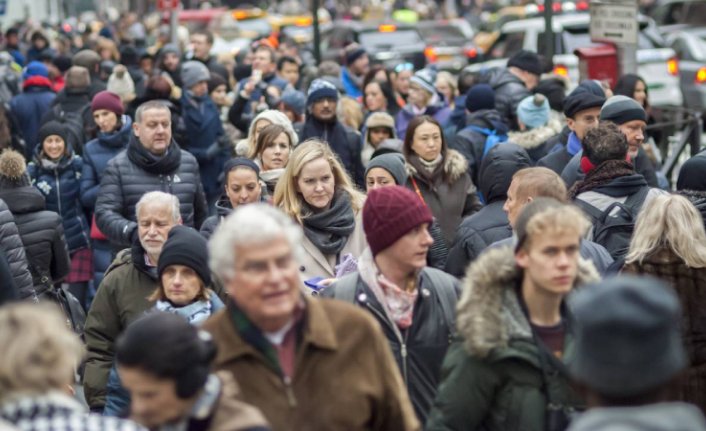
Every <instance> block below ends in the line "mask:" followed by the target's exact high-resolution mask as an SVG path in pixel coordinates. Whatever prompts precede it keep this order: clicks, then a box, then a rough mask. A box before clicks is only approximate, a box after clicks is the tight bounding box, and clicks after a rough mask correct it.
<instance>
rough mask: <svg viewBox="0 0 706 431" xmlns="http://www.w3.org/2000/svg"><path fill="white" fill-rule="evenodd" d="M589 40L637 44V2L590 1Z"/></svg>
mask: <svg viewBox="0 0 706 431" xmlns="http://www.w3.org/2000/svg"><path fill="white" fill-rule="evenodd" d="M590 32H591V40H592V41H594V42H613V43H624V44H632V45H636V44H637V32H638V23H637V2H634V3H609V2H601V1H592V2H591V26H590Z"/></svg>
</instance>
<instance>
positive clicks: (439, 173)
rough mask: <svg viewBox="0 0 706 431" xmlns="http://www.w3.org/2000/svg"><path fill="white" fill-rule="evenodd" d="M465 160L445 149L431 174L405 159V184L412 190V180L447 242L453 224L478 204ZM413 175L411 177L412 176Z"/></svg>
mask: <svg viewBox="0 0 706 431" xmlns="http://www.w3.org/2000/svg"><path fill="white" fill-rule="evenodd" d="M467 171H468V163H467V162H466V159H464V158H463V156H462V155H461V154H460V153H458V152H457V151H454V150H448V151H447V153H446V156H445V157H444V160H442V162H441V165H440V166H439V168H438V169H437V170H436V171H435V173H433V174H430V175H429V174H427V172H426V171H421V170H420V169H419V168H418V167H416V166H415V165H414V164H413V162H410V159H409V158H408V160H407V173H408V174H409V176H410V178H409V179H408V180H407V187H408V188H409V189H411V190H413V191H415V183H416V185H417V187H419V192H420V193H421V195H422V197H423V198H424V202H425V203H426V204H427V205H428V206H429V209H430V210H431V212H432V214H433V215H434V218H436V220H437V221H438V222H439V226H440V227H441V231H442V232H443V234H444V240H445V241H446V244H447V245H449V244H451V242H452V240H453V237H454V235H455V234H456V228H457V227H458V226H459V225H460V224H461V220H462V219H463V217H465V216H468V215H471V214H473V213H475V212H476V211H478V210H479V209H480V207H481V205H480V202H479V201H478V196H477V195H476V187H475V186H474V185H473V182H471V177H470V176H469V175H468V172H467ZM412 178H414V181H413V180H412Z"/></svg>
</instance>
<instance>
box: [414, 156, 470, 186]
mask: <svg viewBox="0 0 706 431" xmlns="http://www.w3.org/2000/svg"><path fill="white" fill-rule="evenodd" d="M405 165H406V168H407V174H409V175H410V176H412V175H414V176H415V177H419V175H418V172H417V168H415V167H414V166H412V165H411V164H410V163H409V162H406V163H405ZM466 172H468V160H466V158H465V157H464V156H463V154H461V153H459V152H458V151H456V150H451V149H449V150H446V157H445V158H444V173H445V174H446V178H448V181H449V183H454V182H456V180H458V179H459V178H461V176H463V174H465V173H466Z"/></svg>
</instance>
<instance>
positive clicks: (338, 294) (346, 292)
mask: <svg viewBox="0 0 706 431" xmlns="http://www.w3.org/2000/svg"><path fill="white" fill-rule="evenodd" d="M358 277H359V275H358V273H357V272H354V273H352V274H347V275H345V276H344V277H341V278H339V279H338V280H336V283H335V284H334V285H333V297H334V298H336V299H338V300H341V301H344V302H349V303H351V304H355V303H356V297H355V293H356V291H357V290H358Z"/></svg>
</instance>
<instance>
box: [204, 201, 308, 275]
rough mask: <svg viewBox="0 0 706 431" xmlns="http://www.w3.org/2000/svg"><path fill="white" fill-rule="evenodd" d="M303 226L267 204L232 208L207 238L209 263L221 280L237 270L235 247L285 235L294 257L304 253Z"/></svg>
mask: <svg viewBox="0 0 706 431" xmlns="http://www.w3.org/2000/svg"><path fill="white" fill-rule="evenodd" d="M302 237H303V233H302V229H301V227H300V226H299V225H298V224H296V223H294V221H293V220H292V219H291V218H289V217H287V215H286V214H285V213H283V212H282V211H281V210H279V209H277V208H275V207H273V206H271V205H268V204H265V203H253V204H249V205H245V206H242V207H239V208H238V209H236V210H235V211H233V212H232V213H231V214H230V215H229V216H228V217H226V218H225V220H223V222H222V223H221V224H220V225H219V226H218V228H216V230H215V231H214V232H213V235H212V236H211V239H210V241H209V242H208V252H209V256H210V258H209V266H210V268H211V271H212V272H213V273H214V274H216V276H217V277H219V278H220V279H222V280H228V279H230V278H232V277H233V275H234V274H235V270H234V265H235V259H236V255H235V248H236V247H238V246H244V245H248V246H251V245H262V244H265V243H268V242H270V241H273V240H275V239H279V238H285V239H286V240H287V242H289V245H290V246H291V247H292V253H293V254H294V258H295V260H297V261H298V259H299V257H300V256H301V253H302V251H301V245H300V244H301V242H302Z"/></svg>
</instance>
